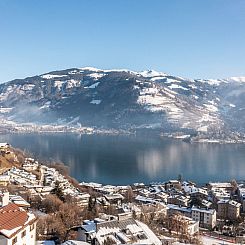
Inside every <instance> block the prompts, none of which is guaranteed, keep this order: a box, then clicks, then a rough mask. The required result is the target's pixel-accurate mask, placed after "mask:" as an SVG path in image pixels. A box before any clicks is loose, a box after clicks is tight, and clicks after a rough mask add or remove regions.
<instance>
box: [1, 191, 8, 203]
mask: <svg viewBox="0 0 245 245" xmlns="http://www.w3.org/2000/svg"><path fill="white" fill-rule="evenodd" d="M0 201H1V204H2V207H4V206H6V205H8V204H9V192H8V191H3V192H2V193H1V194H0Z"/></svg>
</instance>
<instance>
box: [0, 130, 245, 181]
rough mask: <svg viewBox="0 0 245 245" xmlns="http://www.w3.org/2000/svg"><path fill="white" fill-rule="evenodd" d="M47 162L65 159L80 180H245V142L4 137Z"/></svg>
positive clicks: (21, 135)
mask: <svg viewBox="0 0 245 245" xmlns="http://www.w3.org/2000/svg"><path fill="white" fill-rule="evenodd" d="M0 141H1V142H4V141H7V142H9V143H10V144H11V145H13V146H14V147H18V148H21V149H25V150H28V151H29V152H32V153H33V154H34V155H35V156H36V157H38V158H41V159H45V160H50V159H52V160H55V161H62V162H64V163H65V164H66V165H69V167H70V174H71V175H72V176H73V177H75V178H76V179H77V180H78V181H95V182H101V183H109V184H131V183H134V182H145V183H149V182H152V181H164V180H168V179H173V178H177V176H178V175H179V174H182V176H183V177H184V178H185V179H189V180H193V181H195V182H197V183H206V182H208V181H210V180H213V181H223V180H231V179H233V178H236V179H239V180H241V179H245V145H244V144H224V145H219V144H189V143H185V142H182V141H177V140H171V139H164V138H160V137H153V136H152V137H150V136H149V135H142V136H105V135H77V134H51V135H48V134H7V135H0Z"/></svg>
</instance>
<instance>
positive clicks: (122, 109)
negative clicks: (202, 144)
mask: <svg viewBox="0 0 245 245" xmlns="http://www.w3.org/2000/svg"><path fill="white" fill-rule="evenodd" d="M0 106H1V107H0V114H1V117H2V118H4V120H5V119H6V120H11V121H16V122H36V123H63V124H64V123H71V124H74V125H75V124H79V125H80V124H82V125H84V126H96V127H104V128H105V127H107V128H124V129H125V128H159V129H161V130H162V131H163V132H192V133H199V134H200V133H203V134H210V133H219V134H227V133H228V132H235V133H242V134H243V133H245V77H232V78H229V79H209V80H204V79H196V80H192V79H186V78H181V77H177V76H171V75H168V74H165V73H162V72H156V71H152V70H149V71H143V72H134V71H129V70H100V69H96V68H91V67H85V68H80V69H78V68H74V69H68V70H62V71H54V72H50V73H47V74H43V75H40V76H34V77H28V78H25V79H16V80H13V81H10V82H7V83H4V84H0Z"/></svg>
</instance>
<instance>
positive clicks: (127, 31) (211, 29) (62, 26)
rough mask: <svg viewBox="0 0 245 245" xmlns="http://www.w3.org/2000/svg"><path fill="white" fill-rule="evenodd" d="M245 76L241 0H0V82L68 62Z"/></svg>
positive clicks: (183, 73)
mask: <svg viewBox="0 0 245 245" xmlns="http://www.w3.org/2000/svg"><path fill="white" fill-rule="evenodd" d="M83 66H94V67H98V68H105V69H111V68H127V69H131V70H145V69H155V70H159V71H163V72H166V73H169V74H173V75H180V76H184V77H189V78H223V77H230V76H242V75H243V76H244V75H245V0H104V1H103V0H66V1H64V0H41V1H40V0H21V1H20V0H11V1H9V0H0V82H3V81H7V80H10V79H14V78H24V77H26V76H32V75H36V74H41V73H45V72H49V71H52V70H59V69H65V68H71V67H83Z"/></svg>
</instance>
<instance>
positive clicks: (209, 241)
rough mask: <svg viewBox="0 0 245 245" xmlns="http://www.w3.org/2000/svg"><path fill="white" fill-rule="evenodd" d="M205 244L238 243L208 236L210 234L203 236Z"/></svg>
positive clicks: (222, 244)
mask: <svg viewBox="0 0 245 245" xmlns="http://www.w3.org/2000/svg"><path fill="white" fill-rule="evenodd" d="M201 238H202V241H203V244H205V245H231V244H232V245H235V244H238V243H232V242H226V241H223V240H219V239H216V238H212V237H208V236H201Z"/></svg>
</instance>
